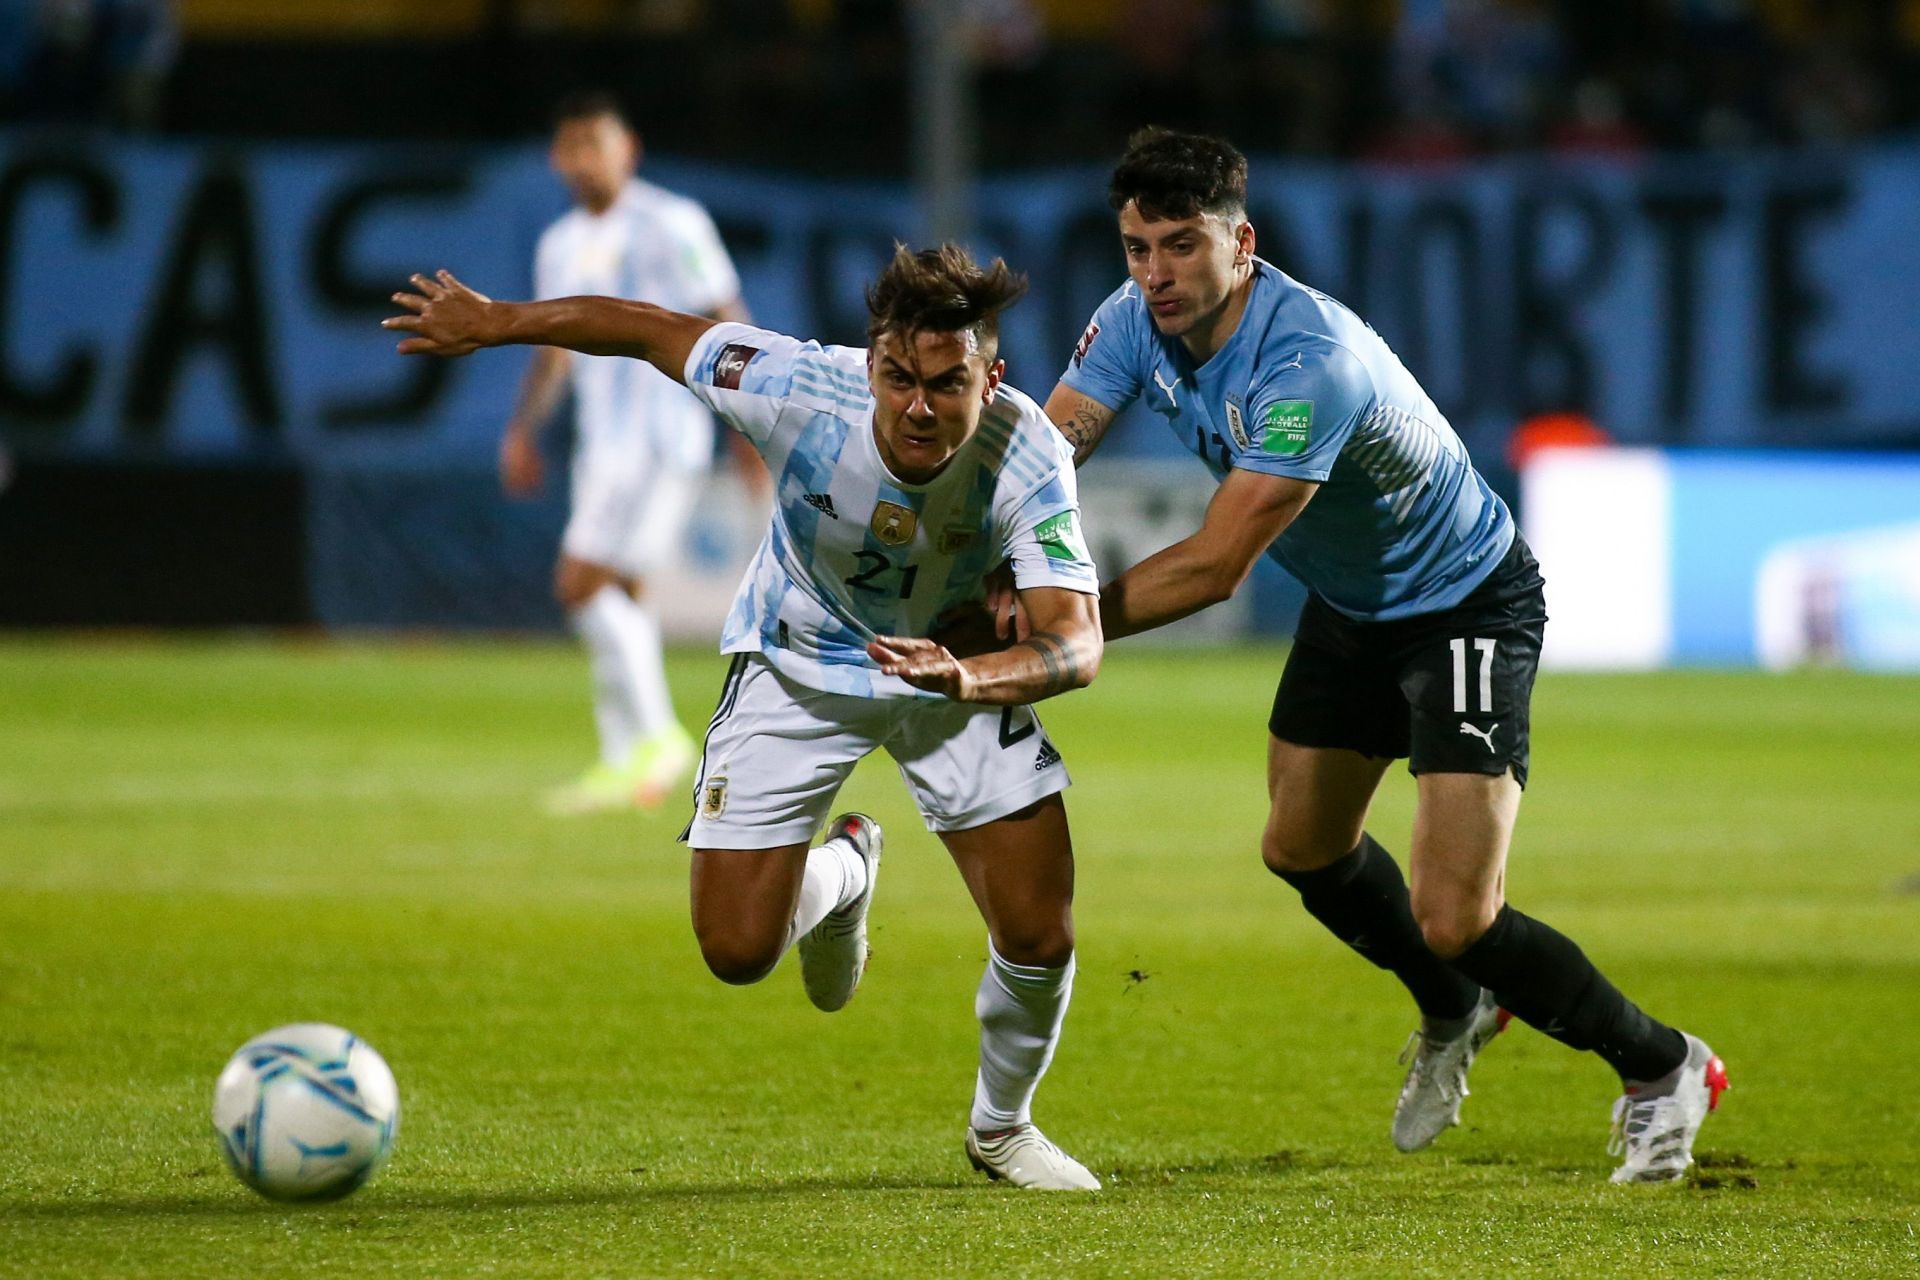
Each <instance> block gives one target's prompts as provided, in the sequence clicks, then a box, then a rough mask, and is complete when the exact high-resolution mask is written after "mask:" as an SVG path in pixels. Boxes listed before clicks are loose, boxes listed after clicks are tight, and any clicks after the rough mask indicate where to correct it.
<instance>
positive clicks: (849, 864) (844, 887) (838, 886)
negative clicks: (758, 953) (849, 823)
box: [786, 840, 867, 947]
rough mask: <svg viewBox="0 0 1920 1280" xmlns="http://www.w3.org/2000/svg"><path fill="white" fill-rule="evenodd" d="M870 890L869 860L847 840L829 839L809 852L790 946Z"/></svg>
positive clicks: (789, 927)
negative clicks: (868, 885)
mask: <svg viewBox="0 0 1920 1280" xmlns="http://www.w3.org/2000/svg"><path fill="white" fill-rule="evenodd" d="M866 891H867V860H866V859H865V858H863V857H861V856H860V854H859V853H858V852H857V851H856V850H855V849H854V847H853V846H852V845H851V844H849V843H848V842H847V841H845V840H829V841H828V842H827V843H825V844H823V845H820V846H819V847H818V848H814V849H809V850H807V869H806V871H805V873H804V874H802V875H801V877H800V905H799V906H797V907H795V908H794V911H793V921H792V923H790V924H789V925H787V941H786V945H787V946H789V947H791V946H792V945H793V944H794V943H796V942H798V941H799V940H800V939H801V938H803V937H805V936H806V935H807V934H809V933H811V932H813V927H814V926H815V925H817V924H819V923H820V922H821V921H822V920H825V919H826V918H827V913H828V912H831V911H838V910H839V909H840V908H841V907H844V906H846V905H847V904H848V903H850V902H852V901H853V900H854V899H855V898H857V897H859V896H860V895H861V894H863V893H865V892H866Z"/></svg>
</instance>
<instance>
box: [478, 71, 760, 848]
mask: <svg viewBox="0 0 1920 1280" xmlns="http://www.w3.org/2000/svg"><path fill="white" fill-rule="evenodd" d="M548 158H549V161H550V163H551V164H552V166H553V170H554V172H555V173H557V174H558V175H559V176H560V178H561V179H562V181H564V182H565V183H566V185H567V186H568V188H569V189H570V190H571V191H572V192H573V196H574V200H575V202H576V204H575V207H574V208H573V209H572V210H571V211H569V212H568V213H566V214H565V215H564V216H562V217H561V218H560V219H559V220H558V221H557V222H555V223H554V224H553V225H552V226H550V227H548V228H547V230H546V232H545V233H544V234H543V235H542V236H541V237H540V244H539V248H538V250H537V252H536V255H535V259H534V292H535V294H536V295H537V296H538V297H541V298H559V297H567V296H570V295H574V294H611V295H613V296H616V297H622V298H648V299H651V300H653V301H655V302H658V303H660V304H661V305H663V306H667V307H671V308H673V309H675V310H679V311H686V312H691V313H694V314H697V315H705V316H711V317H713V318H715V319H725V320H744V319H746V312H745V309H744V308H743V307H742V306H741V303H740V281H739V278H738V277H737V276H736V275H735V274H734V269H733V263H732V262H731V261H730V260H729V259H728V257H727V251H726V249H725V248H724V247H723V246H722V244H721V243H720V236H719V233H718V232H717V231H716V230H715V229H714V225H713V220H712V219H711V218H709V217H708V216H707V213H706V210H704V209H702V208H701V207H700V206H699V205H698V204H696V203H694V202H693V201H692V200H689V199H687V198H686V197H684V196H679V195H675V194H673V193H672V192H669V191H665V190H663V189H661V188H660V187H657V186H654V185H653V184H652V183H649V182H643V181H641V180H640V179H639V178H637V177H636V176H635V170H636V168H637V166H638V164H639V158H640V142H639V139H638V138H637V137H636V136H635V134H634V132H633V130H632V129H631V128H630V127H629V126H628V124H627V122H626V120H625V118H624V117H623V116H622V115H621V113H620V108H619V106H618V105H617V104H616V103H615V102H614V101H613V99H612V98H610V97H608V96H606V95H604V94H581V95H577V96H575V97H572V98H569V99H567V100H566V101H565V102H563V103H562V104H561V105H560V107H559V109H558V110H557V111H556V112H555V126H554V135H553V145H552V148H551V150H550V152H549V156H548ZM569 382H570V383H571V384H572V388H573V397H574V423H575V447H574V455H573V477H572V479H573V485H572V488H573V493H572V499H573V509H572V514H571V517H570V519H569V520H568V522H567V528H566V533H565V535H564V536H563V537H562V539H561V543H560V555H559V560H558V562H557V564H556V565H555V567H554V579H553V582H554V595H555V597H556V598H557V599H558V600H559V602H560V604H561V607H562V608H564V609H565V610H566V612H567V617H568V619H569V621H570V622H571V623H572V625H573V628H574V630H575V631H576V632H577V633H578V634H579V635H580V637H581V639H582V640H584V641H585V642H586V646H587V651H588V653H589V655H590V656H591V660H592V667H593V701H594V720H595V723H596V724H597V726H598V728H599V736H600V759H599V762H598V763H597V764H595V765H594V766H593V767H592V768H591V769H589V770H587V772H586V773H585V774H584V775H583V776H582V777H581V778H580V779H579V780H578V781H576V782H574V783H572V784H570V785H568V786H564V787H561V788H558V789H556V790H555V791H553V792H552V793H551V794H550V795H549V797H548V804H549V807H550V808H552V809H553V810H554V811H555V812H559V813H583V812H591V811H595V810H603V809H615V808H624V807H627V806H630V805H639V806H642V807H652V806H653V805H656V804H658V803H659V802H660V801H661V800H662V799H663V798H664V797H665V795H666V794H667V793H668V792H669V791H670V790H671V789H672V788H673V787H674V786H675V785H677V784H678V783H679V782H680V781H681V779H683V778H684V777H686V775H687V773H688V771H689V770H690V769H691V768H692V766H693V761H694V756H695V751H694V744H693V740H692V738H691V737H689V736H688V734H687V731H686V730H685V729H684V728H682V727H681V725H680V722H679V720H678V719H677V718H676V717H675V715H674V712H673V703H672V701H671V699H670V698H669V696H668V692H667V680H666V672H665V670H664V668H663V665H662V661H661V658H662V655H661V644H660V624H659V621H658V619H657V617H656V616H655V614H654V611H653V609H652V608H651V607H650V605H649V603H648V601H647V597H646V590H645V588H646V577H647V574H648V573H649V571H651V570H653V569H655V568H657V567H658V566H659V565H660V563H661V562H662V560H663V558H665V557H666V556H668V555H670V554H671V553H672V551H673V550H674V548H676V547H677V546H678V545H679V542H680V536H681V533H682V531H683V530H684V528H685V525H686V521H687V516H688V514H689V512H690V511H691V509H692V504H693V501H694V499H695V497H696V495H697V494H698V492H699V488H700V485H701V482H702V479H703V478H704V476H705V474H706V472H707V469H708V466H709V462H710V460H711V458H712V455H713V419H712V416H711V415H710V414H709V413H708V412H707V410H706V409H705V408H704V407H703V406H702V405H701V404H700V403H699V402H698V401H696V400H695V399H694V398H693V397H692V396H690V395H688V394H687V392H686V390H685V389H684V388H683V387H679V386H676V385H675V384H674V382H673V381H672V380H671V379H669V378H666V377H663V376H662V375H661V374H659V373H658V372H656V371H655V370H654V369H652V368H651V367H649V366H648V365H646V364H644V363H640V362H637V361H633V360H619V359H610V358H606V357H600V356H588V355H578V354H575V353H573V352H569V351H566V350H563V349H561V348H559V347H539V348H536V349H535V351H534V353H533V360H532V362H531V364H529V366H528V368H527V373H526V377H525V378H524V380H523V381H522V383H521V388H520V397H519V402H518V403H517V405H516V406H515V408H514V411H513V416H512V417H511V419H509V421H508V423H507V429H506V432H505V434H504V435H503V437H502V438H501V441H500V477H501V482H502V484H503V485H504V487H505V488H506V490H507V492H508V493H510V494H513V495H516V496H525V495H528V494H532V493H536V492H538V491H539V489H540V487H541V485H542V482H543V476H542V471H543V467H542V464H541V458H540V448H539V434H540V431H541V429H542V428H543V427H544V426H545V424H546V423H547V422H548V420H549V419H551V418H552V417H553V411H554V408H555V406H556V405H557V404H558V403H559V400H560V398H561V395H562V393H563V392H564V391H565V390H566V388H567V386H568V384H569Z"/></svg>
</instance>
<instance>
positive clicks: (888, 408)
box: [867, 329, 1006, 484]
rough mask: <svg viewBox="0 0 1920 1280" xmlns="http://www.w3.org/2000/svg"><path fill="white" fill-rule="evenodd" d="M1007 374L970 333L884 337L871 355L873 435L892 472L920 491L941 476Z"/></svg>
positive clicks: (868, 368)
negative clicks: (1003, 376)
mask: <svg viewBox="0 0 1920 1280" xmlns="http://www.w3.org/2000/svg"><path fill="white" fill-rule="evenodd" d="M1005 371H1006V364H1005V362H1004V361H1001V360H998V359H995V358H994V357H993V355H992V353H991V352H988V351H984V350H982V349H981V345H980V335H979V334H978V333H975V332H974V331H973V330H971V329H967V330H962V331H960V332H958V333H918V334H915V335H914V336H913V337H912V339H910V340H909V339H907V338H904V337H902V336H901V335H899V334H894V333H883V334H881V335H880V336H879V337H877V338H875V339H874V340H873V346H872V347H871V348H869V349H868V351H867V381H868V382H869V383H870V384H871V385H872V387H873V398H874V408H873V434H874V439H875V440H876V441H878V442H879V445H880V455H881V457H883V458H884V459H885V460H886V463H887V468H888V469H889V470H890V471H892V472H893V474H894V475H896V476H898V477H900V479H902V480H908V481H912V482H913V483H915V484H924V483H925V482H926V481H928V480H931V479H933V478H934V477H935V476H937V475H939V474H940V472H941V470H942V469H943V468H944V467H945V466H946V465H947V463H948V462H950V461H952V460H953V455H954V454H956V453H958V452H959V451H960V446H961V445H963V444H965V443H966V442H967V441H968V440H969V439H970V438H972V436H973V433H974V431H975V430H977V429H978V428H979V426H980V414H981V413H982V411H984V410H985V409H986V407H987V405H989V404H991V403H992V402H993V393H994V388H996V387H998V386H999V385H1000V377H1001V375H1002V374H1003V373H1004V372H1005Z"/></svg>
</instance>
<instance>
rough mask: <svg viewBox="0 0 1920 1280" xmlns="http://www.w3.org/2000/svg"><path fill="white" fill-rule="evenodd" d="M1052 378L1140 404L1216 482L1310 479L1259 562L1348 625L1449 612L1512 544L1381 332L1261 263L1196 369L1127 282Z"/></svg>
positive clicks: (1504, 516)
mask: <svg viewBox="0 0 1920 1280" xmlns="http://www.w3.org/2000/svg"><path fill="white" fill-rule="evenodd" d="M1063 380H1064V381H1065V382H1066V384H1067V385H1068V386H1070V387H1072V388H1073V389H1074V390H1075V391H1078V392H1080V394H1082V395H1085V396H1089V397H1091V398H1093V399H1095V400H1098V401H1099V402H1100V403H1101V404H1104V405H1106V406H1107V407H1108V408H1110V409H1113V410H1115V411H1118V410H1121V409H1124V408H1126V407H1127V405H1129V404H1131V403H1132V402H1133V401H1134V400H1135V399H1136V398H1138V397H1140V396H1142V395H1144V396H1145V397H1146V398H1147V404H1148V406H1149V407H1150V408H1151V409H1152V410H1153V411H1154V412H1155V413H1157V414H1159V415H1160V416H1161V417H1162V418H1165V419H1166V421H1167V425H1168V427H1170V428H1171V429H1172V430H1173V433H1174V435H1175V436H1177V437H1178V438H1179V439H1180V441H1181V443H1183V444H1184V445H1186V447H1187V448H1188V449H1191V450H1192V451H1193V452H1194V453H1196V454H1198V455H1199V456H1200V460H1201V461H1202V462H1204V463H1206V465H1207V468H1208V469H1209V470H1211V471H1212V472H1213V474H1214V476H1215V477H1216V478H1221V479H1224V478H1225V476H1226V474H1227V472H1228V471H1230V470H1233V469H1236V468H1237V469H1241V470H1246V471H1255V472H1259V473H1261V474H1263V475H1275V476H1291V477H1294V478H1296V479H1300V480H1311V481H1316V482H1318V483H1319V485H1320V488H1319V490H1318V492H1316V493H1315V494H1314V497H1313V500H1312V501H1311V502H1309V503H1308V504H1307V505H1306V508H1305V509H1304V510H1303V511H1301V513H1300V515H1299V516H1298V517H1297V518H1295V520H1294V522H1293V524H1292V525H1291V526H1289V527H1288V528H1287V530H1286V531H1285V532H1284V533H1282V534H1281V535H1280V536H1279V537H1278V538H1276V539H1275V540H1274V543H1273V546H1272V547H1271V548H1269V550H1268V554H1270V555H1271V556H1272V557H1273V558H1274V559H1275V560H1278V561H1279V562H1280V563H1281V564H1282V565H1283V566H1285V567H1286V569H1287V570H1288V571H1290V572H1291V573H1292V574H1293V575H1294V576H1295V577H1296V578H1298V579H1300V581H1301V582H1303V583H1305V584H1306V586H1307V587H1308V589H1309V590H1311V591H1313V592H1314V593H1315V594H1317V595H1319V596H1320V597H1321V598H1322V599H1324V600H1325V601H1326V602H1327V603H1328V604H1330V605H1332V606H1333V607H1334V608H1335V609H1338V610H1339V611H1340V612H1341V613H1344V614H1346V615H1348V616H1350V617H1353V618H1357V619H1360V620H1363V621H1389V620H1392V619H1395V618H1406V617H1412V616H1415V615H1419V614H1424V613H1432V612H1435V611H1437V610H1440V609H1447V608H1451V607H1452V606H1454V605H1456V604H1458V603H1460V601H1461V600H1462V599H1463V598H1465V596H1466V595H1467V594H1468V593H1469V592H1471V591H1472V590H1473V589H1474V588H1475V587H1476V586H1478V585H1479V584H1480V583H1481V581H1482V580H1484V579H1485V578H1486V576H1487V575H1488V574H1489V573H1491V572H1492V571H1493V568H1494V566H1495V565H1496V564H1498V563H1499V561H1500V558H1501V557H1502V556H1503V555H1505V554H1506V552H1507V548H1508V547H1509V546H1511V545H1512V543H1513V533H1514V525H1513V517H1512V516H1511V515H1510V514H1509V513H1508V511H1507V506H1506V504H1505V503H1504V502H1502V501H1501V500H1500V497H1499V495H1498V494H1496V493H1494V492H1493V490H1492V489H1490V488H1488V487H1487V483H1486V481H1485V480H1483V479H1481V477H1480V474H1479V473H1478V472H1477V471H1475V470H1474V469H1473V464H1472V462H1470V461H1469V460H1468V458H1467V450H1466V446H1465V445H1463V444H1462V443H1461V442H1460V437H1459V436H1457V435H1455V434H1454V431H1453V428H1452V427H1451V426H1450V425H1448V423H1447V420H1446V418H1445V417H1444V416H1443V415H1442V414H1441V413H1440V410H1439V409H1437V408H1436V407H1435V406H1434V403H1433V401H1432V400H1431V399H1430V398H1429V397H1428V396H1427V393H1426V392H1425V391H1423V390H1422V389H1421V387H1420V384H1419V383H1418V382H1416V381H1414V378H1413V375H1412V374H1410V373H1408V372H1407V370H1406V366H1404V365H1402V364H1401V363H1400V359H1399V357H1398V356H1396V355H1394V354H1393V351H1392V349H1391V348H1389V347H1388V346H1387V344H1386V343H1385V342H1384V341H1382V340H1381V338H1380V335H1379V334H1377V333H1375V332H1374V331H1373V329H1372V328H1371V327H1370V326H1369V325H1368V324H1367V323H1366V322H1365V321H1364V320H1362V319H1360V317H1359V316H1357V315H1355V314H1354V313H1353V312H1352V311H1349V310H1348V309H1347V308H1346V307H1344V306H1342V305H1341V304H1340V303H1338V302H1335V301H1334V300H1333V299H1332V298H1329V297H1328V296H1327V295H1326V294H1324V293H1321V292H1319V291H1318V290H1315V289H1310V288H1308V287H1307V286H1305V285H1303V284H1301V283H1299V282H1298V281H1296V280H1293V279H1291V278H1290V277H1288V276H1287V275H1286V274H1285V273H1284V272H1282V271H1280V270H1279V269H1277V268H1276V267H1274V266H1273V265H1272V264H1270V263H1267V262H1265V261H1262V260H1261V259H1259V258H1255V259H1254V279H1253V296H1252V297H1251V298H1250V299H1249V300H1248V302H1247V309H1246V311H1245V312H1244V313H1243V314H1242V315H1241V317H1240V324H1239V327H1238V328H1236V329H1235V330H1234V332H1233V336H1232V337H1230V338H1229V339H1228V340H1227V344H1226V345H1225V346H1223V347H1222V348H1220V350H1219V351H1217V352H1215V353H1214V355H1213V357H1212V358H1211V359H1210V360H1208V361H1207V362H1206V363H1205V364H1203V365H1199V366H1196V365H1195V364H1194V363H1193V359H1192V357H1191V356H1190V355H1188V353H1187V349H1186V348H1185V347H1184V346H1182V345H1181V343H1180V340H1179V339H1178V338H1169V337H1163V336H1161V334H1160V332H1159V330H1158V329H1157V328H1155V326H1154V323H1153V317H1152V316H1151V315H1149V314H1148V312H1147V308H1146V307H1145V306H1144V305H1143V304H1142V302H1141V300H1140V295H1139V292H1138V290H1137V289H1136V288H1135V287H1134V284H1133V282H1132V281H1131V280H1129V281H1128V282H1127V283H1126V284H1125V285H1123V286H1122V287H1121V288H1120V290H1119V291H1118V292H1117V293H1114V294H1113V295H1112V296H1111V297H1109V298H1108V299H1107V300H1106V301H1105V302H1104V303H1102V304H1101V306H1100V309H1099V310H1098V311H1096V312H1095V313H1094V316H1093V322H1092V323H1091V324H1089V325H1088V326H1087V329H1086V332H1085V334H1083V335H1082V337H1081V339H1080V343H1079V346H1078V347H1076V348H1075V350H1074V354H1073V358H1072V360H1071V361H1070V362H1069V364H1068V366H1067V371H1066V374H1065V375H1064V379H1063Z"/></svg>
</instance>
